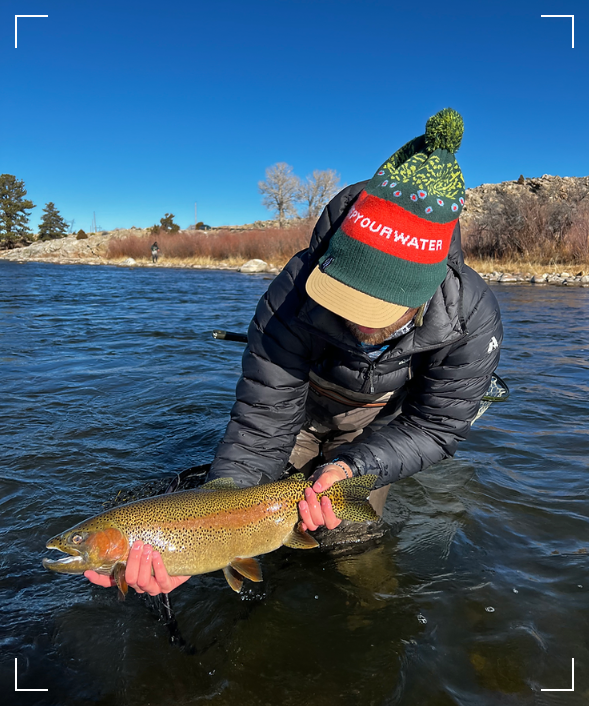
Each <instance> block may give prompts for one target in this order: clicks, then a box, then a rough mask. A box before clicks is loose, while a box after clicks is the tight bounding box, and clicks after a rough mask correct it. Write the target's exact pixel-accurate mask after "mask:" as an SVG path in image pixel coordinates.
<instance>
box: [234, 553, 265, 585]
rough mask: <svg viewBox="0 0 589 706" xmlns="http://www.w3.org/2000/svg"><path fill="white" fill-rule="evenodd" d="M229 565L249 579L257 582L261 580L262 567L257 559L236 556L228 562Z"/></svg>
mask: <svg viewBox="0 0 589 706" xmlns="http://www.w3.org/2000/svg"><path fill="white" fill-rule="evenodd" d="M229 566H230V567H231V568H232V569H234V570H235V571H238V572H239V573H240V574H241V575H242V576H245V577H246V579H249V580H250V581H255V582H256V583H259V582H260V581H261V580H262V569H261V568H260V562H259V561H258V560H257V559H252V558H249V559H243V558H241V557H236V558H235V559H233V561H230V562H229Z"/></svg>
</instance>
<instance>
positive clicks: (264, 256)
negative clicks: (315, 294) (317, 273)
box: [106, 224, 312, 266]
mask: <svg viewBox="0 0 589 706" xmlns="http://www.w3.org/2000/svg"><path fill="white" fill-rule="evenodd" d="M311 230H312V225H311V224H305V225H300V226H294V227H292V228H268V229H261V230H248V231H228V230H225V231H218V232H212V233H207V232H202V233H200V232H196V233H195V232H191V231H181V232H180V233H163V232H162V233H160V234H159V235H157V236H153V235H142V236H137V235H129V236H126V237H123V238H120V239H112V240H111V241H109V243H108V249H107V253H106V256H107V257H108V258H109V259H111V260H117V259H122V258H127V257H132V258H133V259H134V260H137V261H141V260H145V261H149V260H151V245H152V243H153V242H154V240H157V243H158V245H159V248H160V259H161V260H164V259H165V261H170V260H172V261H182V262H183V263H185V264H199V265H205V266H206V265H214V264H218V263H220V262H223V263H224V264H227V265H230V266H239V265H242V264H243V263H244V262H246V261H247V260H253V259H254V258H258V259H260V260H265V261H266V262H268V263H269V264H272V265H276V266H283V265H285V264H286V263H287V262H288V260H290V258H291V257H292V256H293V255H294V254H295V253H297V252H299V250H303V249H304V248H306V247H307V246H308V244H309V240H310V237H311Z"/></svg>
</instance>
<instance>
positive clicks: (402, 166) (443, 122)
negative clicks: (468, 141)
mask: <svg viewBox="0 0 589 706" xmlns="http://www.w3.org/2000/svg"><path fill="white" fill-rule="evenodd" d="M463 130H464V126H463V122H462V117H461V116H460V115H459V114H458V113H457V112H456V111H455V110H452V109H451V108H445V109H444V110H441V111H440V112H439V113H436V115H434V116H432V117H431V118H430V119H429V120H428V121H427V123H426V126H425V135H421V136H420V137H416V138H415V139H413V140H411V141H410V142H408V143H407V144H406V145H404V146H403V147H401V149H399V150H397V152H395V153H394V154H393V156H392V157H390V159H388V160H387V161H386V162H385V163H384V164H383V165H382V166H381V167H380V168H379V169H378V170H377V172H376V174H375V175H374V176H373V177H372V179H371V180H370V182H369V183H368V184H367V186H366V188H365V189H364V190H363V191H362V192H361V193H360V195H359V196H358V199H357V200H356V202H355V203H354V205H353V207H352V209H351V210H350V212H349V213H348V215H347V216H346V218H345V219H344V221H343V223H342V224H341V226H340V227H339V228H338V229H337V231H336V232H335V233H334V235H333V236H332V238H331V240H330V243H329V247H328V250H327V252H326V253H325V255H324V256H323V257H322V258H321V259H320V260H319V265H318V266H317V267H316V268H315V269H314V270H313V272H311V274H310V276H309V278H308V280H307V285H306V288H307V293H308V294H309V296H310V297H311V298H312V299H314V300H315V301H316V302H318V303H319V304H320V305H321V306H324V307H325V308H326V309H329V310H330V311H333V312H334V313H336V314H339V315H340V316H343V317H344V318H345V319H348V320H349V321H353V322H354V323H356V324H359V325H361V326H367V327H371V328H383V327H385V326H390V325H391V324H392V323H394V322H395V321H397V320H398V319H400V318H401V317H402V316H403V314H404V313H405V312H406V311H407V309H409V308H414V307H419V306H421V305H422V304H424V303H425V302H426V301H428V300H429V299H430V298H431V297H432V295H433V294H434V292H435V291H436V289H437V288H438V287H439V286H440V284H441V283H442V282H443V281H444V278H445V276H446V263H447V259H448V250H449V248H450V241H451V240H452V233H453V231H454V227H455V225H456V222H457V220H458V216H459V215H460V212H461V211H462V207H463V206H464V179H463V177H462V172H461V171H460V167H459V166H458V163H457V162H456V158H455V157H454V153H455V152H457V151H458V148H459V147H460V142H461V140H462V133H463Z"/></svg>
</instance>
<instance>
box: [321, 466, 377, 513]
mask: <svg viewBox="0 0 589 706" xmlns="http://www.w3.org/2000/svg"><path fill="white" fill-rule="evenodd" d="M376 479H377V476H374V475H365V476H356V477H354V478H347V479H346V480H341V481H338V482H337V483H334V484H333V485H332V486H331V488H329V490H327V491H326V492H325V493H320V494H319V496H321V495H326V496H327V497H328V498H329V499H330V500H331V505H332V507H333V511H334V513H335V516H336V517H338V518H339V519H340V520H350V521H351V522H367V521H369V520H373V521H374V520H378V519H379V516H378V515H377V513H376V512H375V511H374V508H373V507H372V505H371V504H370V503H369V502H368V496H369V495H370V491H371V490H372V488H373V487H374V484H375V483H376Z"/></svg>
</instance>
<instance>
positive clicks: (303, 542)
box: [283, 524, 319, 549]
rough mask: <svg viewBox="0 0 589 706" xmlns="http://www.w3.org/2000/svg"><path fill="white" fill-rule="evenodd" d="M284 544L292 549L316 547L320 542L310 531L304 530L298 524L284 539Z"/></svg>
mask: <svg viewBox="0 0 589 706" xmlns="http://www.w3.org/2000/svg"><path fill="white" fill-rule="evenodd" d="M283 544H284V546H285V547H290V548H291V549H315V547H318V546H319V542H318V541H317V540H316V539H315V538H314V537H311V535H310V534H309V533H308V532H303V530H302V529H301V528H300V525H298V524H297V526H296V527H295V528H294V529H293V531H292V532H291V533H290V534H289V535H288V537H287V538H286V539H285V540H284V542H283Z"/></svg>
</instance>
